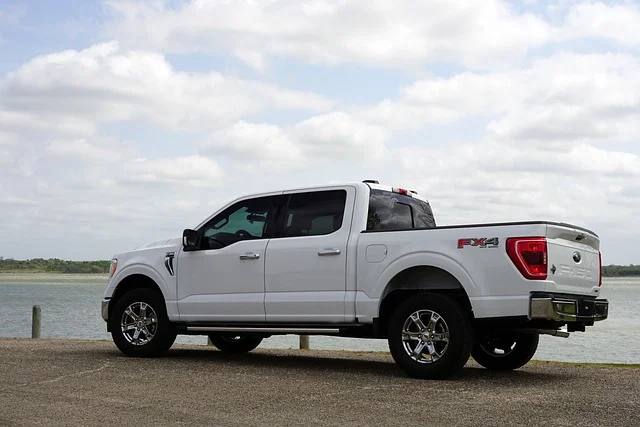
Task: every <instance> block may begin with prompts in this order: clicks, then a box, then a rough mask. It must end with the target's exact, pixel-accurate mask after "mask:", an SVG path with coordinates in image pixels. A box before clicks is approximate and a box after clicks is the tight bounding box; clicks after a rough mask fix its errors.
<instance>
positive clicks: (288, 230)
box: [265, 187, 355, 322]
mask: <svg viewBox="0 0 640 427" xmlns="http://www.w3.org/2000/svg"><path fill="white" fill-rule="evenodd" d="M284 195H285V201H284V206H283V208H282V209H281V210H280V212H279V214H278V218H277V220H276V231H275V235H274V238H273V239H271V240H270V241H269V245H268V247H267V258H266V265H265V309H266V316H267V321H268V322H345V321H349V320H353V319H347V318H346V317H345V296H346V266H347V255H348V254H347V252H346V249H347V242H348V239H349V234H350V231H351V219H352V216H353V207H354V200H355V188H354V187H336V188H335V189H326V190H321V191H317V190H309V191H300V192H286V193H284Z"/></svg>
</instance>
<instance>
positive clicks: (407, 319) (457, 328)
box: [389, 293, 473, 379]
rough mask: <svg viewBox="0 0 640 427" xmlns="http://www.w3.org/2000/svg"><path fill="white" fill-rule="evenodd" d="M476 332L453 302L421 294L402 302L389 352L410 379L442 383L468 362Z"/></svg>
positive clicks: (391, 326)
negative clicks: (441, 381) (432, 380)
mask: <svg viewBox="0 0 640 427" xmlns="http://www.w3.org/2000/svg"><path fill="white" fill-rule="evenodd" d="M472 346H473V331H472V326H471V322H470V321H469V317H468V315H467V313H465V311H464V310H463V309H462V308H461V307H460V305H459V304H458V303H457V302H456V301H455V300H453V299H451V298H448V297H446V296H444V295H440V294H431V293H425V294H419V295H415V296H412V297H410V298H408V299H406V300H405V301H403V302H402V303H401V304H400V305H399V306H398V308H397V309H396V311H395V313H394V314H393V316H392V317H391V320H390V322H389V350H390V351H391V355H392V356H393V359H394V360H395V362H396V363H397V364H398V366H399V367H400V368H401V369H402V370H403V371H404V372H405V373H406V374H407V375H409V376H411V377H414V378H423V379H443V378H447V377H449V376H451V375H453V374H455V373H456V372H458V371H459V370H460V369H461V368H462V367H463V366H464V364H465V363H466V362H467V360H469V354H470V353H471V347H472Z"/></svg>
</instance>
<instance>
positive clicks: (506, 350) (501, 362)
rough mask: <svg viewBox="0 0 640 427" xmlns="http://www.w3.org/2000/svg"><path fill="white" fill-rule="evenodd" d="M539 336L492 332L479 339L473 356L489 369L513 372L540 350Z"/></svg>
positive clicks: (511, 332)
mask: <svg viewBox="0 0 640 427" xmlns="http://www.w3.org/2000/svg"><path fill="white" fill-rule="evenodd" d="M539 339H540V336H539V335H538V334H535V333H534V334H527V333H520V332H516V331H491V332H488V333H484V334H482V335H481V336H479V337H478V339H477V340H476V343H475V345H474V347H473V350H472V352H471V355H472V356H473V358H474V360H475V361H476V362H478V363H479V364H480V365H482V366H484V367H485V368H487V369H493V370H502V371H511V370H514V369H518V368H520V367H522V366H524V365H526V364H527V363H528V362H529V361H530V360H531V358H532V357H533V355H534V354H535V353H536V350H537V349H538V341H539Z"/></svg>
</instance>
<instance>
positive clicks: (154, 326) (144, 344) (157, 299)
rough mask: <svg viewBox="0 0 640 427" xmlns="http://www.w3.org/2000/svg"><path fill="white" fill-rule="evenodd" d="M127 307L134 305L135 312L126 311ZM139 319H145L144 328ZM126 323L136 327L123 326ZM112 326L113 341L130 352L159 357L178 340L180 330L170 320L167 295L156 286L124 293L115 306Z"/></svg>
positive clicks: (128, 353)
mask: <svg viewBox="0 0 640 427" xmlns="http://www.w3.org/2000/svg"><path fill="white" fill-rule="evenodd" d="M142 307H144V309H143V308H142ZM127 309H131V312H132V313H133V315H131V314H128V313H125V312H126V311H127ZM141 313H142V314H143V317H141V316H140V314H141ZM136 317H137V319H138V320H136ZM143 319H144V320H143ZM139 321H142V324H143V325H144V327H143V328H140V325H141V323H139ZM123 323H124V324H125V325H129V328H132V327H133V328H134V329H129V330H126V331H125V330H123V329H125V327H123V326H122V325H123ZM109 328H110V330H111V336H112V338H113V342H114V343H115V344H116V346H117V347H118V349H120V351H121V352H123V353H124V354H126V355H127V356H134V357H158V356H161V355H162V354H164V353H165V352H166V351H167V350H169V348H170V347H171V346H172V345H173V342H174V341H175V340H176V331H175V329H174V328H173V327H172V326H171V324H170V323H169V318H168V317H167V308H166V305H165V302H164V299H163V298H162V295H161V294H160V293H159V292H158V291H156V290H153V289H146V288H143V289H134V290H132V291H129V292H127V293H126V294H124V295H123V296H122V297H121V298H120V299H119V300H118V302H116V305H115V306H114V307H113V310H112V312H111V315H110V317H109ZM145 328H146V329H145ZM138 329H140V330H139V331H138ZM145 330H146V332H145ZM136 331H138V336H137V338H136V336H135V333H136ZM147 332H149V334H147Z"/></svg>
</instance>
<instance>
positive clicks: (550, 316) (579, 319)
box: [529, 294, 609, 325]
mask: <svg viewBox="0 0 640 427" xmlns="http://www.w3.org/2000/svg"><path fill="white" fill-rule="evenodd" d="M529 307H530V308H529V318H530V319H544V320H553V321H556V322H566V323H573V322H576V323H583V324H586V325H589V324H593V322H597V321H600V320H605V319H606V318H607V317H608V316H609V301H607V300H606V299H595V298H589V297H582V296H579V295H554V294H532V295H531V300H530V305H529Z"/></svg>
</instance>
